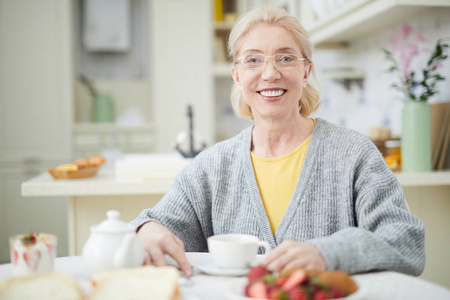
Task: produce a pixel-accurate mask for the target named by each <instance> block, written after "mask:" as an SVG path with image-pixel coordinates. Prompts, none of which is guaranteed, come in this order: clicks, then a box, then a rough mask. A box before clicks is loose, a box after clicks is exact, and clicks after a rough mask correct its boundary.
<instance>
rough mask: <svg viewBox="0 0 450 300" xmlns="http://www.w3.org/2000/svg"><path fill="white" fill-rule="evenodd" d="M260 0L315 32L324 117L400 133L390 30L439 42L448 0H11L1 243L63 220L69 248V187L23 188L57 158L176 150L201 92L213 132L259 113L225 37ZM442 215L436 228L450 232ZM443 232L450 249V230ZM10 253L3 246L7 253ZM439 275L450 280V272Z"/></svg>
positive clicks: (3, 88)
mask: <svg viewBox="0 0 450 300" xmlns="http://www.w3.org/2000/svg"><path fill="white" fill-rule="evenodd" d="M259 5H271V6H276V7H284V8H286V9H287V10H288V11H289V12H290V13H292V14H295V15H296V16H298V17H299V19H300V21H301V22H302V23H303V25H304V26H305V27H306V29H307V30H308V31H309V32H310V35H311V39H312V41H313V43H314V45H315V52H314V56H313V61H314V63H315V68H316V74H317V79H318V82H319V85H320V87H321V89H322V102H323V103H322V106H321V108H320V109H319V111H318V112H316V113H314V114H313V115H312V117H321V118H324V119H327V120H329V121H331V122H334V123H337V124H340V125H342V126H347V127H350V128H352V129H355V130H357V131H359V132H361V133H363V134H365V135H367V136H369V137H371V138H372V139H373V140H374V141H375V142H376V141H377V140H381V141H382V142H383V143H382V144H380V145H381V146H380V149H381V150H382V148H383V146H384V141H385V140H386V139H391V138H392V139H398V138H400V137H401V110H402V107H403V100H404V99H403V97H402V96H401V95H400V94H399V93H398V92H396V91H395V90H393V89H392V88H391V87H390V85H391V84H392V83H393V82H394V81H395V80H396V78H397V77H396V76H395V75H394V74H392V73H388V72H387V69H388V67H389V64H388V62H387V61H386V59H385V57H384V54H383V52H382V51H381V47H382V45H383V43H385V42H386V41H387V35H386V32H388V31H389V30H392V28H400V27H401V26H402V25H403V24H404V23H407V24H409V25H411V26H412V27H413V28H414V29H415V30H417V31H421V32H422V33H423V36H424V37H425V38H426V39H427V43H429V48H430V49H431V48H432V47H433V46H434V44H435V42H436V41H437V40H438V39H439V38H443V37H447V38H448V37H450V1H448V0H440V1H439V0H389V1H388V0H285V1H282V0H272V1H271V0H164V1H162V0H161V1H160V0H0V243H1V244H2V245H6V244H7V238H8V237H9V236H11V235H13V234H15V233H26V232H29V231H41V232H45V231H46V232H50V231H51V232H52V233H55V234H57V236H58V237H59V239H60V243H59V247H58V255H59V256H63V255H67V254H68V253H69V250H68V248H67V231H68V224H67V218H68V214H67V211H68V209H69V208H68V206H69V204H68V201H67V197H22V195H21V184H22V183H23V182H24V181H26V180H29V179H30V178H32V177H34V176H37V175H38V174H41V173H43V172H45V171H46V169H47V168H50V167H54V166H56V165H59V164H63V163H69V162H71V161H73V160H75V159H78V158H82V157H87V156H89V155H97V154H99V155H103V156H104V157H105V158H106V159H107V164H106V165H105V166H104V169H105V170H108V169H109V170H113V168H114V164H113V163H114V161H115V160H116V159H118V158H120V157H121V156H123V155H124V154H127V153H167V152H174V151H175V150H174V148H173V146H174V143H175V141H176V139H177V136H178V135H179V133H180V132H181V131H186V130H187V129H188V116H187V114H186V111H187V106H188V105H191V106H192V108H193V112H194V114H193V123H194V129H195V131H196V133H197V138H198V139H199V140H200V141H202V142H205V143H206V144H207V145H208V146H210V145H212V144H213V143H215V142H217V141H220V140H223V139H226V138H228V137H231V136H233V135H235V134H236V133H238V132H239V131H240V130H242V129H243V128H245V127H247V126H249V125H250V124H251V122H249V121H246V120H239V119H237V118H236V117H235V116H234V114H233V111H232V109H231V105H230V103H229V93H230V88H231V86H232V79H231V64H230V63H229V62H228V58H227V56H226V49H225V47H226V36H227V34H228V33H229V31H230V28H231V26H232V24H233V22H234V21H235V20H236V19H237V17H238V16H239V14H241V13H243V12H245V11H248V10H250V9H251V8H253V7H255V6H259ZM428 56H429V53H422V54H421V55H419V57H418V59H417V61H418V62H417V65H418V66H420V65H423V64H424V63H426V60H427V58H428ZM440 74H441V75H442V76H444V77H445V78H446V80H444V81H441V82H440V83H438V90H439V94H437V95H435V96H433V97H432V98H431V99H430V101H429V103H431V104H439V103H446V102H449V101H450V84H449V83H450V60H447V61H445V62H444V64H443V65H442V67H441V71H440ZM81 76H84V80H81ZM311 79H312V78H311ZM93 95H94V96H96V97H94V96H93ZM94 98H95V100H94ZM439 129H440V128H439ZM449 149H450V147H449ZM447 153H448V151H447ZM448 156H449V155H448V154H447V157H446V158H445V157H444V158H445V161H444V163H443V164H442V166H441V168H442V169H445V168H446V167H448V166H449V164H448V160H449V159H448ZM446 180H447V179H446ZM449 182H450V180H448V181H445V182H444V184H441V183H436V184H434V183H431V186H432V187H431V188H434V187H433V186H434V185H440V189H439V190H433V191H432V193H431V194H430V193H429V190H426V191H424V190H423V189H422V190H420V193H419V194H420V195H419V196H420V197H421V199H423V201H431V198H434V197H435V195H437V194H439V197H438V198H439V199H441V200H440V202H439V206H436V210H435V211H437V212H440V213H441V214H443V213H444V214H446V213H448V212H450V201H449V200H450V189H449V185H450V183H449ZM442 185H443V186H444V187H442ZM433 193H434V194H433ZM409 194H410V195H412V194H418V193H417V190H414V187H413V188H411V190H410V192H409ZM430 195H433V196H430ZM407 199H408V192H407ZM410 205H412V206H413V208H415V209H417V210H419V211H420V209H421V207H422V206H425V205H426V204H424V203H423V202H422V204H410ZM430 205H432V204H430ZM425 217H428V218H430V219H432V218H435V217H436V216H435V215H433V214H431V215H427V216H425ZM425 217H424V218H425ZM444 217H445V216H444ZM439 218H443V217H442V215H440V217H439ZM439 218H438V219H439ZM439 220H441V219H439ZM442 226H448V222H447V223H445V222H442V223H440V224H433V225H431V226H430V227H427V228H428V229H429V230H430V231H431V230H435V232H436V235H437V237H436V239H437V240H440V236H444V235H447V233H448V230H447V231H442ZM447 229H448V227H447ZM445 232H447V233H445ZM440 243H441V244H440V245H441V246H442V248H443V249H448V248H449V247H450V240H449V237H448V235H447V236H446V238H445V239H442V240H441V242H440ZM445 259H446V260H445ZM8 260H9V252H8V248H7V247H2V248H1V249H0V262H7V261H8ZM444 260H445V261H443V262H442V264H443V265H445V264H447V266H450V259H449V258H448V257H447V258H444ZM431 277H432V276H431ZM431 277H428V278H431ZM436 277H437V276H436ZM433 280H434V279H433ZM435 281H436V282H439V283H441V284H448V286H450V282H448V277H447V279H443V280H441V281H439V279H435Z"/></svg>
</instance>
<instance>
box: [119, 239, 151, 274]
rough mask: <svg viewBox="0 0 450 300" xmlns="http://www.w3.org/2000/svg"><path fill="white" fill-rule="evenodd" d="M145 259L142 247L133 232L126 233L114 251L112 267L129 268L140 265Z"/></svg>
mask: <svg viewBox="0 0 450 300" xmlns="http://www.w3.org/2000/svg"><path fill="white" fill-rule="evenodd" d="M144 260H145V253H144V249H143V248H142V246H141V244H140V242H139V240H138V238H137V235H136V233H135V232H130V233H127V234H126V235H125V236H124V237H123V240H122V245H121V246H120V248H119V249H118V250H117V251H116V253H115V254H114V258H113V265H114V268H116V269H120V268H131V267H137V266H141V265H142V264H143V263H144Z"/></svg>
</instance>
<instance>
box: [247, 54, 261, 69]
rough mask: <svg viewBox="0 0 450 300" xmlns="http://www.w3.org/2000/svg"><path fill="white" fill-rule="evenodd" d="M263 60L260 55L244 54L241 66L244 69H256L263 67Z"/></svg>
mask: <svg viewBox="0 0 450 300" xmlns="http://www.w3.org/2000/svg"><path fill="white" fill-rule="evenodd" d="M265 59H266V57H265V56H264V55H262V54H246V55H244V56H243V57H242V66H243V67H244V68H245V69H258V68H261V67H262V66H263V65H264V61H265Z"/></svg>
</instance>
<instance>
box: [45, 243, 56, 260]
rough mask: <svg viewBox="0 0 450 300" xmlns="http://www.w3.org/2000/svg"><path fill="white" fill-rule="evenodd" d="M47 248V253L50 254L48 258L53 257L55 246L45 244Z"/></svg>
mask: <svg viewBox="0 0 450 300" xmlns="http://www.w3.org/2000/svg"><path fill="white" fill-rule="evenodd" d="M45 245H47V248H48V253H49V254H50V257H55V256H56V255H55V245H53V244H45Z"/></svg>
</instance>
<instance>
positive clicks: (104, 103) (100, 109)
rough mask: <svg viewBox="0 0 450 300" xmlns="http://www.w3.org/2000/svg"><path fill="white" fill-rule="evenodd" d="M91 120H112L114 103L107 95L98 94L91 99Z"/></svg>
mask: <svg viewBox="0 0 450 300" xmlns="http://www.w3.org/2000/svg"><path fill="white" fill-rule="evenodd" d="M91 114H92V115H91V120H92V122H100V123H101V122H105V123H107V122H114V103H113V101H112V99H111V97H110V96H109V95H105V94H99V95H97V97H95V98H94V100H93V101H92V108H91Z"/></svg>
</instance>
